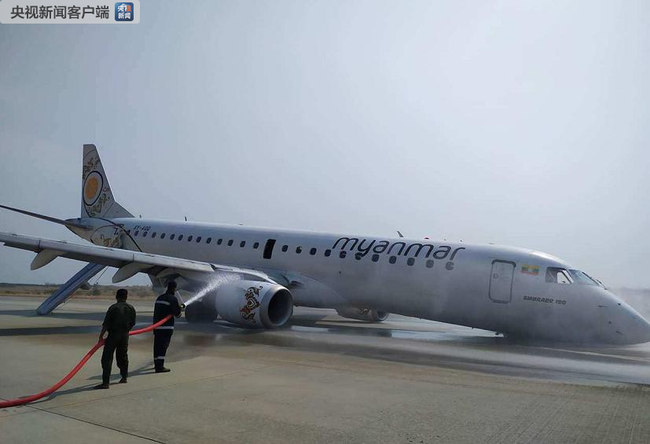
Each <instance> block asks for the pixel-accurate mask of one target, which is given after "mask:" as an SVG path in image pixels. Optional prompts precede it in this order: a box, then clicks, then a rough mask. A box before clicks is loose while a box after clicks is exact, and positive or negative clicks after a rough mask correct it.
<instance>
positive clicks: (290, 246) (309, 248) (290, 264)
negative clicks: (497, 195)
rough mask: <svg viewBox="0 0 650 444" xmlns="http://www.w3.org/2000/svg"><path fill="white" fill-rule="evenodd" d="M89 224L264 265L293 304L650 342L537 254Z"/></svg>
mask: <svg viewBox="0 0 650 444" xmlns="http://www.w3.org/2000/svg"><path fill="white" fill-rule="evenodd" d="M90 220H91V221H92V223H93V225H94V226H96V227H98V229H97V230H96V231H95V232H94V234H93V235H91V239H90V240H92V241H93V242H94V243H96V244H100V245H110V243H111V242H118V240H117V238H118V237H119V242H120V243H121V246H122V248H126V249H131V250H141V251H143V252H148V253H153V254H160V255H165V256H173V257H179V258H185V259H193V260H198V261H204V262H210V263H219V264H227V265H232V266H240V267H246V268H251V269H257V270H261V271H264V272H266V273H268V274H269V275H270V276H273V277H274V278H277V280H278V282H280V283H283V282H284V283H286V284H287V286H288V287H290V290H291V293H292V295H293V297H294V301H295V303H296V305H304V306H310V307H330V308H337V307H350V306H351V307H358V308H371V309H375V310H381V311H385V312H391V313H398V314H402V315H406V316H414V317H419V318H424V319H430V320H436V321H442V322H448V323H452V324H460V325H466V326H471V327H476V328H482V329H487V330H493V331H497V332H502V333H506V334H510V335H516V336H526V337H532V338H543V339H553V340H563V341H581V342H582V341H590V342H606V343H637V342H646V341H648V340H650V324H648V322H647V321H645V319H644V318H643V317H641V316H640V315H639V314H638V313H637V312H636V311H634V310H633V309H632V308H631V307H629V306H628V305H627V304H625V303H624V302H622V301H621V300H620V299H618V298H617V297H616V296H615V295H613V294H612V293H610V292H609V291H607V290H606V289H605V288H604V287H602V286H601V285H598V284H597V283H596V282H592V283H582V282H579V281H577V280H576V281H573V282H572V283H568V284H562V283H557V282H549V281H548V276H547V269H548V268H549V267H550V268H551V269H563V270H567V273H568V270H572V267H570V266H569V265H568V264H566V263H565V262H563V261H561V260H559V259H557V258H555V257H553V256H550V255H547V254H545V253H540V252H537V251H533V250H526V249H521V248H512V247H502V246H493V245H472V244H464V243H453V242H446V241H443V242H440V241H433V240H413V239H405V238H394V239H389V238H376V237H370V236H349V235H345V236H343V235H335V234H322V233H313V232H307V231H289V230H277V229H264V228H249V227H242V226H229V225H214V224H203V223H193V222H170V221H162V220H149V219H134V218H125V219H114V220H113V221H111V223H112V224H118V225H121V226H123V229H124V231H120V230H117V229H114V228H113V227H112V226H111V225H109V224H108V223H107V222H106V221H101V222H100V221H98V219H90ZM88 221H89V220H88V219H86V222H88ZM102 226H103V227H102ZM163 235H164V236H163ZM181 236H182V238H181ZM113 237H114V238H113ZM172 237H173V238H172ZM112 238H113V239H112ZM208 239H209V241H208Z"/></svg>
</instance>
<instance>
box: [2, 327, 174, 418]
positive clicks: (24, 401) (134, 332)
mask: <svg viewBox="0 0 650 444" xmlns="http://www.w3.org/2000/svg"><path fill="white" fill-rule="evenodd" d="M171 317H172V315H168V316H166V317H165V318H164V319H163V320H161V321H159V322H156V323H155V324H153V325H150V326H148V327H145V328H141V329H140V330H132V331H130V332H129V336H134V335H139V334H142V333H146V332H148V331H151V330H153V329H154V328H156V327H159V326H161V325H162V324H164V323H165V322H167V321H168V320H169V319H171ZM104 342H105V341H104V339H101V340H100V341H99V342H97V344H95V345H94V347H93V348H91V349H90V351H89V352H88V353H86V356H84V357H83V359H82V360H81V361H79V364H77V365H76V366H75V368H73V369H72V371H71V372H70V373H68V374H67V375H66V376H65V378H63V379H62V380H60V381H59V382H57V383H56V384H54V385H53V386H52V387H50V388H49V389H47V390H45V391H43V392H41V393H37V394H35V395H31V396H27V397H24V398H18V399H10V400H8V401H0V409H3V408H5V407H15V406H17V405H23V404H27V403H30V402H34V401H36V400H38V399H41V398H44V397H46V396H48V395H51V394H52V393H54V392H56V391H57V390H58V389H60V388H61V387H63V386H64V385H65V384H66V383H67V382H68V381H69V380H71V379H72V377H73V376H74V375H76V374H77V373H78V372H79V370H81V367H83V366H84V365H86V362H88V360H89V359H90V358H91V357H92V355H94V354H95V352H96V351H97V350H99V349H100V348H102V347H103V346H104Z"/></svg>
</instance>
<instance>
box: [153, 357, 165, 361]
mask: <svg viewBox="0 0 650 444" xmlns="http://www.w3.org/2000/svg"><path fill="white" fill-rule="evenodd" d="M161 359H162V360H163V361H164V360H165V357H164V356H156V357H155V358H153V360H154V361H159V360H161Z"/></svg>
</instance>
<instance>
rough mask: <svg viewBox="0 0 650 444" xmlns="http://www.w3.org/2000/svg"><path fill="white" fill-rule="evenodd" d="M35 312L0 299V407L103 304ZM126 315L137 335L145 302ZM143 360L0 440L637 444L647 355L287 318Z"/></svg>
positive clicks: (421, 326)
mask: <svg viewBox="0 0 650 444" xmlns="http://www.w3.org/2000/svg"><path fill="white" fill-rule="evenodd" d="M39 302H40V300H39V299H35V298H18V297H2V296H0V398H4V399H9V398H15V397H18V396H21V395H27V394H32V393H35V392H39V391H41V390H43V389H45V388H47V387H49V386H50V385H52V384H53V383H54V382H56V381H58V380H59V379H60V378H61V377H62V376H63V375H65V374H66V373H67V372H68V371H69V369H70V368H71V367H72V366H73V365H74V364H75V363H76V362H77V361H78V360H79V359H80V358H81V357H82V356H83V355H84V354H85V352H86V351H87V350H88V349H89V348H90V347H91V346H92V345H93V344H94V343H95V342H96V340H97V335H98V334H99V330H100V326H101V321H102V319H103V314H104V311H105V309H106V308H107V307H108V305H110V302H109V301H89V300H73V301H72V302H69V303H68V304H66V305H65V306H63V307H61V308H60V309H58V310H57V311H56V312H55V313H54V314H53V315H51V316H47V317H39V316H36V315H35V314H34V310H35V308H36V307H37V306H38V304H39ZM130 302H132V303H133V304H134V305H135V306H136V309H137V310H138V315H139V316H138V323H139V324H141V325H142V326H144V325H146V324H148V323H150V322H151V313H152V303H151V301H149V302H138V301H130ZM151 347H152V337H151V335H143V336H138V337H134V338H131V342H130V351H129V355H130V362H131V372H132V376H131V378H130V380H129V383H128V384H126V385H123V384H120V385H118V384H113V385H112V386H111V389H110V390H103V391H93V390H90V388H91V387H92V386H94V385H96V384H97V383H99V381H100V379H101V378H100V364H99V353H98V354H97V355H96V356H95V357H94V358H93V359H92V360H91V361H90V362H89V364H88V365H87V366H86V368H84V369H83V370H82V371H81V372H80V374H79V375H78V376H77V377H76V378H75V379H73V380H72V381H71V382H70V383H69V384H68V385H67V386H65V387H64V388H63V389H62V390H61V391H60V392H58V393H56V394H54V395H53V396H51V397H50V398H48V399H45V400H43V401H40V402H37V403H35V404H32V405H30V406H26V407H17V408H10V409H5V410H2V411H0V442H2V443H3V444H5V443H21V442H25V443H27V442H49V443H58V442H61V443H76V442H79V443H82V442H83V443H87V442H93V443H94V444H99V443H103V442H107V443H108V442H133V443H144V442H163V443H185V442H187V443H189V442H192V443H196V442H223V443H236V442H247V443H249V442H250V443H258V442H259V443H262V442H263V443H290V442H295V443H311V442H314V443H316V442H327V443H332V442H350V443H365V442H367V443H377V442H391V443H392V442H395V443H434V442H435V443H552V442H557V443H565V442H579V443H594V442H601V443H619V442H620V443H647V442H650V344H642V345H636V346H627V347H601V348H593V347H592V348H587V347H575V346H569V345H549V344H517V343H511V342H509V341H507V340H506V339H504V338H502V337H498V336H495V335H494V334H493V333H491V332H486V331H481V330H472V329H469V328H464V327H457V326H452V325H447V324H441V323H436V322H429V321H422V320H416V319H412V318H405V317H401V316H395V315H391V317H390V318H389V319H388V321H386V322H384V323H382V324H366V323H362V322H357V321H353V320H347V319H343V318H341V317H339V316H337V315H336V313H335V312H333V311H330V310H314V309H305V308H297V309H296V311H295V315H294V318H293V320H292V325H291V326H290V327H288V328H286V329H281V330H276V331H250V330H243V329H239V328H236V327H232V326H230V325H229V324H227V323H225V322H223V321H217V322H215V323H212V324H202V325H196V324H192V325H190V324H187V323H185V322H184V321H179V322H178V323H177V329H176V333H175V335H174V338H173V340H172V345H171V347H170V351H169V354H168V366H169V367H170V368H172V372H171V373H168V374H154V373H153V371H152V360H151V359H152V357H151ZM116 372H117V369H115V375H114V378H115V381H114V382H116V381H117V379H118V375H117V373H116Z"/></svg>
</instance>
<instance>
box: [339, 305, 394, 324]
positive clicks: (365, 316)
mask: <svg viewBox="0 0 650 444" xmlns="http://www.w3.org/2000/svg"><path fill="white" fill-rule="evenodd" d="M336 312H337V313H338V314H339V316H342V317H344V318H349V319H357V320H359V321H366V322H382V321H385V320H386V319H388V315H390V313H387V312H385V311H378V310H371V309H370V308H355V307H346V308H337V309H336Z"/></svg>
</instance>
